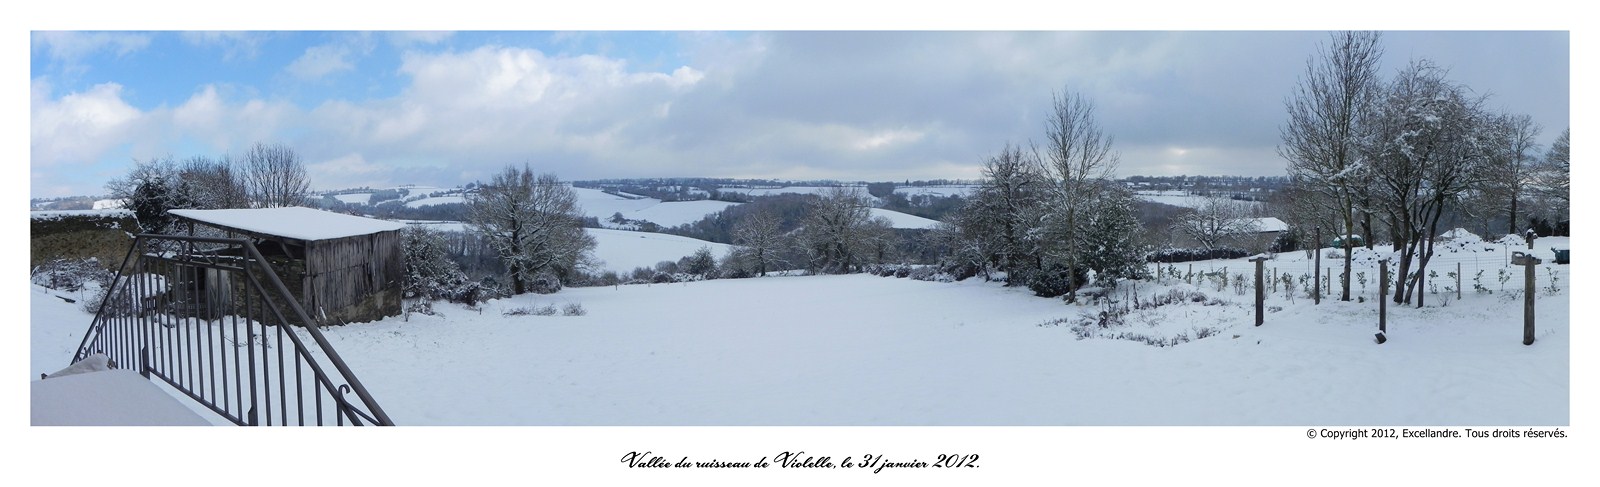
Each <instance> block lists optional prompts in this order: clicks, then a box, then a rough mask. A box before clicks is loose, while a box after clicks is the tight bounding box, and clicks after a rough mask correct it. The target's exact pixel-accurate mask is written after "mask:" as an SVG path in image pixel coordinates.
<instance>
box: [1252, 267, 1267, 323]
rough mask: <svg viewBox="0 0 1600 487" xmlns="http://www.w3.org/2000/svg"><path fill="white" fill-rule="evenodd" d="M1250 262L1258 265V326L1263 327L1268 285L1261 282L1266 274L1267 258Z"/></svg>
mask: <svg viewBox="0 0 1600 487" xmlns="http://www.w3.org/2000/svg"><path fill="white" fill-rule="evenodd" d="M1250 262H1255V263H1256V326H1261V320H1262V315H1263V313H1264V312H1265V310H1264V306H1265V304H1264V303H1265V302H1266V300H1267V283H1265V282H1261V281H1262V276H1263V275H1265V274H1266V262H1267V258H1266V257H1256V258H1254V259H1250Z"/></svg>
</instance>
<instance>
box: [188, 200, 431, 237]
mask: <svg viewBox="0 0 1600 487" xmlns="http://www.w3.org/2000/svg"><path fill="white" fill-rule="evenodd" d="M169 213H172V214H173V215H176V216H179V217H182V218H186V219H190V220H194V221H197V222H201V223H207V224H211V225H215V226H219V227H224V228H229V229H235V230H242V231H245V232H252V233H260V234H266V235H275V236H279V237H287V238H293V239H299V240H328V239H335V238H344V237H354V236H357V235H369V234H373V233H378V232H387V231H392V230H399V229H401V228H403V227H405V224H404V223H399V222H391V221H385V220H377V219H373V218H366V217H359V216H351V215H345V214H340V213H333V212H328V211H322V210H315V209H311V208H306V207H301V206H289V207H284V208H253V209H234V210H171V211H169Z"/></svg>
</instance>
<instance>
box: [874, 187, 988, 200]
mask: <svg viewBox="0 0 1600 487" xmlns="http://www.w3.org/2000/svg"><path fill="white" fill-rule="evenodd" d="M977 190H978V187H977V186H970V185H952V186H896V187H895V188H894V192H896V193H901V194H904V195H906V197H908V198H909V197H912V196H916V195H919V194H925V195H929V196H938V197H946V196H956V195H960V196H962V197H966V196H967V195H970V194H972V192H974V191H977Z"/></svg>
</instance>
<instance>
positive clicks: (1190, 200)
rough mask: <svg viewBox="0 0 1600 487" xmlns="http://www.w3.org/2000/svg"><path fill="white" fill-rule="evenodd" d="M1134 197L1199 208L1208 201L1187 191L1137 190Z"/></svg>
mask: <svg viewBox="0 0 1600 487" xmlns="http://www.w3.org/2000/svg"><path fill="white" fill-rule="evenodd" d="M1134 197H1135V198H1139V199H1141V200H1145V201H1153V202H1156V203H1162V204H1167V205H1172V206H1181V207H1184V208H1199V207H1200V205H1202V204H1205V202H1206V197H1204V196H1195V195H1191V194H1189V193H1188V192H1187V191H1136V192H1134ZM1239 204H1243V205H1250V206H1253V207H1258V206H1261V205H1262V203H1261V202H1259V201H1239Z"/></svg>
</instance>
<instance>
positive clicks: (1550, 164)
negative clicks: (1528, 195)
mask: <svg viewBox="0 0 1600 487" xmlns="http://www.w3.org/2000/svg"><path fill="white" fill-rule="evenodd" d="M1571 133H1572V129H1571V128H1567V129H1564V130H1562V131H1561V135H1559V136H1557V137H1556V140H1555V142H1551V143H1550V150H1548V151H1546V152H1545V155H1544V161H1543V162H1542V163H1541V164H1540V165H1539V168H1538V171H1537V176H1538V178H1537V180H1538V183H1537V184H1536V185H1534V187H1533V190H1534V193H1535V194H1536V195H1538V196H1539V197H1541V198H1544V199H1547V200H1550V201H1552V202H1554V203H1555V205H1554V206H1556V208H1555V210H1556V212H1557V213H1558V214H1560V215H1563V216H1564V215H1566V213H1567V208H1568V207H1569V206H1570V205H1571V204H1572V199H1571V198H1572V195H1571V189H1572V166H1571V165H1570V163H1568V162H1567V161H1568V159H1567V158H1568V151H1570V150H1571V149H1570V147H1571V145H1570V144H1571Z"/></svg>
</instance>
